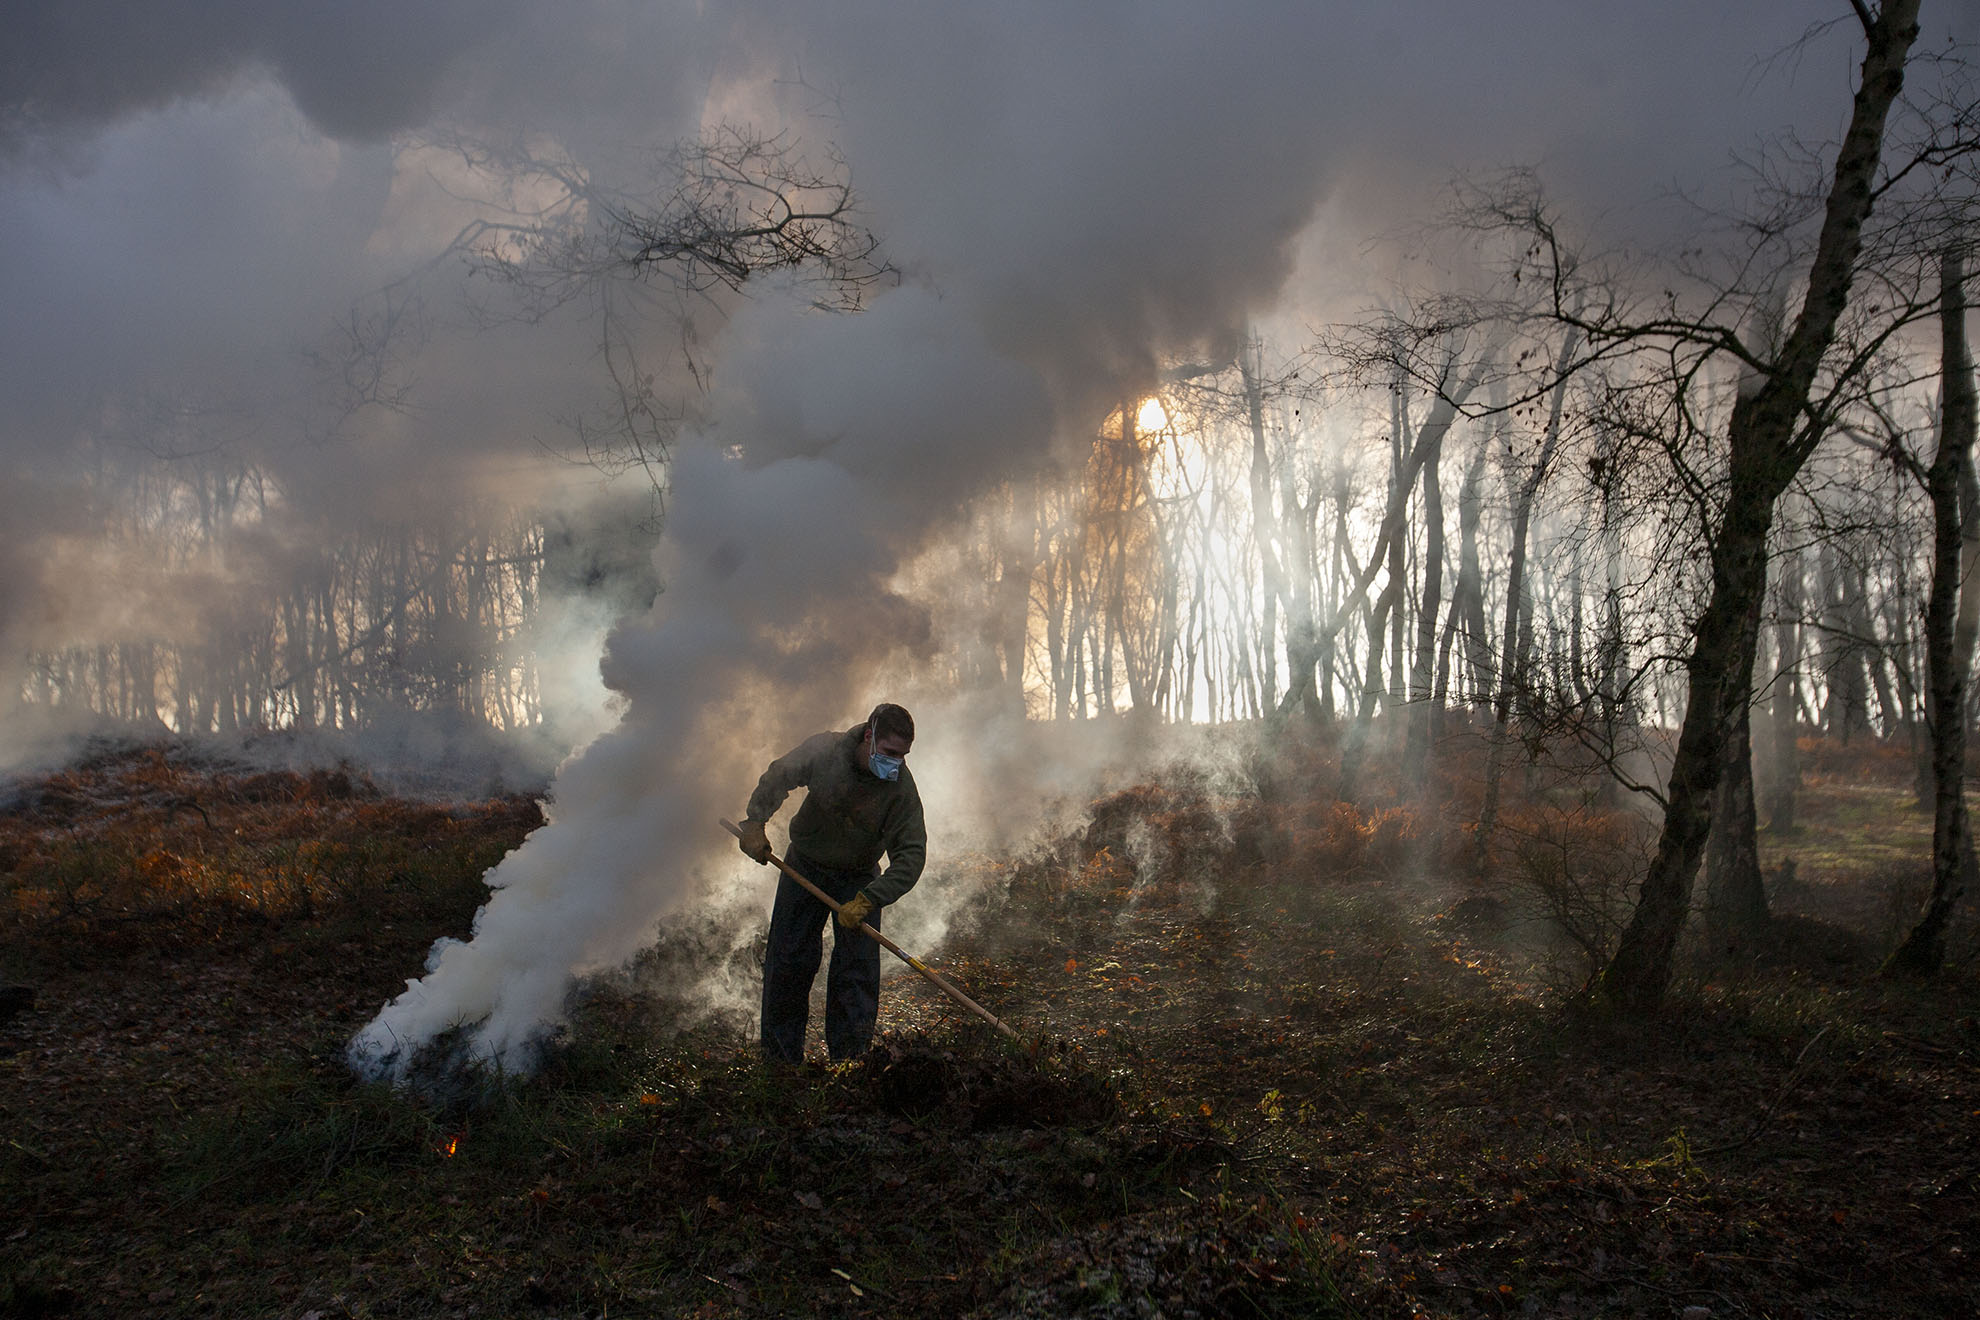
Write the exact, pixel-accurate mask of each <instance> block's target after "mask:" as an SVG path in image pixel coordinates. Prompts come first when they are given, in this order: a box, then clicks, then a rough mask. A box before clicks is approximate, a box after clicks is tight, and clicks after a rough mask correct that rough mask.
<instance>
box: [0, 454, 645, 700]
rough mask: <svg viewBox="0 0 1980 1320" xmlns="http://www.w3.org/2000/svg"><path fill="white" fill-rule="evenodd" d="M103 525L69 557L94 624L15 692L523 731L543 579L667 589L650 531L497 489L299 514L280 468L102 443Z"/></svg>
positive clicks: (623, 591)
mask: <svg viewBox="0 0 1980 1320" xmlns="http://www.w3.org/2000/svg"><path fill="white" fill-rule="evenodd" d="M86 485H87V488H88V493H89V504H90V507H91V508H92V509H93V510H95V511H96V512H97V514H98V517H99V519H100V521H99V522H98V523H97V524H96V535H95V538H94V541H93V544H91V545H90V546H89V547H88V548H87V550H86V551H82V552H79V559H80V560H81V561H82V562H77V561H72V560H68V559H66V557H65V559H64V562H63V563H61V564H60V565H59V566H58V567H59V569H60V571H63V572H68V573H74V574H76V575H77V577H78V578H79V579H81V580H80V581H78V582H77V583H76V584H75V586H76V588H77V590H78V594H80V593H81V592H82V591H86V590H89V589H90V588H89V586H88V584H89V583H90V582H91V581H92V580H94V581H102V580H106V579H107V580H110V581H114V582H116V583H117V584H118V585H119V587H120V588H121V589H122V591H123V592H124V593H125V595H124V598H122V599H120V600H118V601H115V602H111V603H108V604H106V603H103V602H97V601H88V600H81V601H79V602H78V603H77V605H76V609H77V611H78V613H80V614H81V615H82V616H83V617H82V618H81V619H79V620H77V621H76V622H75V623H74V624H73V625H71V626H72V627H74V628H75V630H76V631H83V632H90V631H94V632H97V634H98V635H97V636H95V637H92V638H90V639H89V640H86V641H79V642H76V643H73V644H69V645H57V646H43V647H38V648H35V649H33V650H32V651H31V652H30V653H29V655H28V657H27V662H26V665H25V669H24V673H23V677H22V678H21V681H20V684H19V688H18V691H17V692H16V693H15V694H14V696H15V698H16V699H17V700H19V701H21V702H25V703H28V704H31V705H36V706H42V707H48V708H55V709H64V708H66V709H72V710H75V709H79V710H85V711H88V712H91V713H93V714H95V715H99V716H102V717H105V718H107V719H109V720H113V721H117V722H121V723H125V724H129V725H131V726H133V727H135V728H138V729H144V728H158V729H170V730H172V731H174V732H178V733H222V734H226V733H235V732H246V731H253V730H266V729H296V730H302V731H312V730H317V729H336V730H355V729H364V728H369V727H373V726H376V725H380V724H388V723H391V722H393V721H396V720H402V719H404V718H405V717H407V716H408V715H412V714H425V715H438V716H442V717H447V718H452V719H458V720H462V721H467V722H470V723H472V724H476V725H479V726H481V727H484V728H487V729H492V730H495V731H499V732H505V733H510V732H516V731H518V730H522V729H527V728H530V727H532V726H535V725H537V724H539V723H541V722H542V721H543V719H544V718H545V711H544V708H543V690H542V689H543V685H542V683H541V681H540V675H539V673H538V649H537V648H538V647H539V646H540V645H541V644H542V643H543V642H544V641H545V640H546V639H544V638H542V637H540V636H539V635H538V634H537V632H536V628H537V627H538V625H539V623H540V622H542V619H541V611H540V606H541V604H542V601H543V595H544V593H545V592H550V593H552V594H553V595H557V596H561V597H563V598H565V599H578V598H584V597H586V596H593V597H597V598H599V599H602V600H606V601H610V602H611V603H613V604H615V605H618V606H620V607H622V608H623V607H627V606H629V605H633V604H638V603H639V602H640V599H641V598H642V597H643V598H644V599H646V600H650V599H651V595H652V576H651V570H650V568H649V567H647V565H646V564H645V563H644V562H643V560H642V559H641V558H640V557H639V555H638V553H637V550H638V548H639V547H641V546H643V545H646V544H650V541H651V535H652V531H651V528H649V527H644V526H642V525H641V523H640V522H639V521H638V513H637V508H644V507H646V502H644V501H641V502H639V504H638V505H637V506H636V507H634V508H633V509H632V510H631V511H628V509H627V508H626V507H625V506H622V507H621V508H620V509H619V510H617V511H616V512H617V513H618V515H619V517H620V519H621V521H620V524H619V525H618V526H616V527H610V528H602V529H601V527H599V526H598V525H596V524H594V523H590V522H586V523H582V524H581V523H579V522H577V521H574V520H573V518H571V517H570V516H567V515H556V514H552V515H544V514H541V513H534V512H531V511H527V510H523V509H519V508H513V507H499V506H492V505H491V506H485V507H481V508H471V509H451V510H445V511H441V512H439V513H437V514H436V516H435V517H433V518H431V519H429V520H426V521H423V522H421V523H419V524H410V523H385V522H378V523H372V524H369V525H360V526H357V527H350V526H334V525H331V524H329V523H328V522H327V521H325V520H315V521H314V522H313V523H312V525H309V526H297V525H296V518H297V516H298V515H297V512H296V507H295V502H294V501H292V500H291V499H290V498H288V496H287V495H286V493H285V492H284V490H283V488H282V484H281V478H280V477H279V476H277V475H275V474H274V473H273V472H271V471H270V470H269V469H268V468H266V467H264V466H261V465H258V464H256V463H253V462H249V461H245V460H242V459H239V458H235V457H222V456H216V455H202V456H199V457H175V458H161V457H159V456H158V455H157V454H156V453H154V452H152V451H151V450H149V449H144V448H137V449H133V448H130V447H128V446H124V445H121V444H106V445H104V446H102V454H101V456H100V461H99V462H97V463H96V464H95V466H94V470H93V471H92V473H91V474H90V476H89V478H88V480H87V483H86Z"/></svg>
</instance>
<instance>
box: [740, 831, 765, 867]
mask: <svg viewBox="0 0 1980 1320" xmlns="http://www.w3.org/2000/svg"><path fill="white" fill-rule="evenodd" d="M738 833H740V834H741V836H742V838H741V839H740V840H739V842H740V843H741V845H742V852H743V856H745V857H747V858H749V860H751V861H752V862H755V863H756V864H757V865H758V866H768V865H769V864H770V836H769V835H768V834H766V833H764V832H763V822H762V821H760V820H746V821H744V822H743V823H742V825H741V826H740V827H739V828H738Z"/></svg>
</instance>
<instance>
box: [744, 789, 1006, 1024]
mask: <svg viewBox="0 0 1980 1320" xmlns="http://www.w3.org/2000/svg"><path fill="white" fill-rule="evenodd" d="M722 828H723V829H725V830H727V831H728V832H729V833H731V834H733V835H735V836H736V837H737V838H738V839H740V838H742V830H741V829H740V828H738V827H737V826H736V824H735V823H734V822H733V821H726V820H725V821H723V822H722ZM770 860H771V861H773V862H775V863H776V864H777V869H778V870H780V871H782V872H783V873H784V874H785V875H787V876H789V877H790V878H791V879H793V880H795V881H797V882H798V883H799V884H801V885H803V886H804V887H805V888H806V889H808V890H810V891H811V893H812V895H813V896H814V897H815V898H817V899H818V901H819V902H821V903H823V904H824V905H825V906H826V907H828V908H831V909H832V911H833V912H834V913H837V912H838V910H839V906H840V905H839V904H837V903H835V902H833V901H832V896H831V895H830V894H827V893H826V892H825V891H824V890H822V889H820V888H819V887H818V886H817V885H814V884H812V883H811V881H809V880H807V879H805V878H804V877H803V876H801V875H799V874H798V873H797V872H796V871H794V870H792V869H791V868H790V867H789V866H788V865H786V864H785V862H784V859H783V858H781V857H779V856H777V854H776V853H771V854H770ZM859 928H860V929H861V930H863V931H865V932H866V933H867V934H868V935H871V936H872V937H873V938H874V939H876V940H878V941H879V942H880V947H881V948H883V949H886V950H888V951H889V952H891V953H892V954H893V955H894V956H895V957H896V958H899V959H900V960H901V961H902V962H904V963H906V964H907V965H908V966H910V967H912V968H914V970H915V971H917V972H920V973H921V974H922V975H923V976H925V977H927V978H928V979H929V981H931V982H932V983H933V984H934V986H935V988H936V989H937V990H940V991H941V992H942V993H943V994H945V995H947V996H948V997H949V998H951V999H953V1000H955V1001H956V1002H957V1003H958V1004H961V1005H962V1006H963V1007H964V1008H966V1009H968V1010H969V1011H970V1012H972V1013H974V1014H976V1016H978V1017H980V1018H982V1019H983V1020H984V1021H985V1022H988V1023H989V1024H990V1025H991V1026H993V1027H995V1028H996V1029H997V1030H999V1031H1001V1032H1003V1033H1004V1034H1005V1035H1006V1036H1009V1037H1010V1038H1011V1039H1012V1040H1016V1039H1017V1038H1018V1034H1017V1032H1015V1031H1012V1030H1011V1029H1010V1027H1009V1026H1008V1025H1006V1024H1005V1022H1004V1020H1003V1019H1002V1018H1000V1017H998V1016H997V1015H996V1014H995V1013H992V1012H991V1011H990V1010H989V1009H987V1008H985V1007H984V1006H983V1005H981V1004H979V1003H977V1002H976V1001H975V1000H974V999H971V998H970V997H969V996H968V995H966V994H964V993H963V992H962V991H960V990H958V989H956V988H955V987H954V986H953V985H950V984H949V983H948V981H947V980H945V979H944V978H943V977H942V975H941V973H939V972H937V971H936V970H935V969H934V968H933V967H930V966H929V965H928V964H927V963H925V962H923V961H921V959H919V958H917V957H915V956H914V955H913V954H911V953H909V952H908V951H907V950H905V949H903V948H902V947H901V946H900V945H898V944H896V943H894V942H893V941H892V940H890V939H888V938H887V937H886V936H885V935H882V934H881V933H880V932H879V931H877V930H875V929H873V927H871V926H869V925H867V924H866V923H865V922H863V921H862V922H860V923H859Z"/></svg>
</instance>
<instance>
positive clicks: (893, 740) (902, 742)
mask: <svg viewBox="0 0 1980 1320" xmlns="http://www.w3.org/2000/svg"><path fill="white" fill-rule="evenodd" d="M866 746H867V750H868V751H870V752H876V753H878V754H879V755H881V756H906V755H907V754H908V748H910V747H912V746H914V744H913V743H912V742H910V741H908V740H907V739H906V738H903V737H901V736H900V735H899V734H898V733H889V734H885V735H882V736H881V737H879V738H875V737H874V736H873V726H872V725H868V726H867V729H866Z"/></svg>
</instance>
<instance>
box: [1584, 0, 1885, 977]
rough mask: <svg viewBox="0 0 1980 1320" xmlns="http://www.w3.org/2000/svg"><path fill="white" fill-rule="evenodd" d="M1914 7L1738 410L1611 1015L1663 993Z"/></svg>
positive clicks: (1880, 19) (1859, 96)
mask: <svg viewBox="0 0 1980 1320" xmlns="http://www.w3.org/2000/svg"><path fill="white" fill-rule="evenodd" d="M1918 2H1919V0H1885V3H1884V6H1883V8H1882V10H1881V11H1880V12H1879V13H1878V14H1877V15H1876V16H1875V17H1874V18H1872V17H1869V16H1868V15H1867V12H1866V14H1865V17H1866V20H1867V21H1866V22H1865V24H1864V27H1865V32H1866V36H1867V38H1868V40H1867V47H1868V49H1867V50H1866V51H1865V53H1864V57H1863V70H1862V74H1861V78H1860V82H1859V83H1858V88H1857V93H1856V98H1855V104H1854V106H1853V108H1852V111H1851V114H1850V124H1849V128H1848V130H1847V131H1846V132H1845V134H1844V136H1843V142H1842V147H1841V150H1840V151H1839V152H1838V153H1837V156H1836V164H1835V177H1834V181H1833V184H1832V186H1831V187H1830V190H1829V195H1828V200H1827V204H1826V207H1825V213H1824V216H1823V223H1822V231H1821V235H1820V237H1819V238H1818V239H1817V241H1816V248H1815V257H1814V260H1813V262H1812V263H1811V265H1810V267H1809V272H1808V284H1807V289H1806V293H1805V294H1804V296H1803V301H1802V305H1801V310H1800V312H1799V313H1798V314H1797V316H1796V317H1795V324H1794V329H1793V332H1792V333H1791V334H1790V335H1789V336H1788V339H1787V342H1786V344H1785V345H1784V346H1783V348H1782V351H1781V352H1780V353H1779V354H1778V355H1777V356H1776V357H1775V359H1774V361H1773V363H1772V366H1773V370H1772V372H1771V373H1769V374H1768V375H1767V377H1766V379H1765V381H1764V382H1763V383H1761V384H1760V386H1759V388H1758V389H1757V390H1756V391H1754V392H1753V393H1751V394H1747V395H1743V396H1742V397H1741V398H1740V399H1739V400H1738V401H1737V402H1736V403H1735V404H1734V406H1733V413H1732V421H1731V424H1730V426H1729V428H1728V440H1729V442H1730V443H1729V449H1730V454H1729V465H1730V471H1729V478H1730V481H1729V487H1728V491H1727V498H1726V506H1725V510H1724V512H1723V514H1722V516H1721V519H1720V525H1719V536H1718V537H1717V539H1716V540H1715V542H1714V544H1713V546H1712V559H1711V562H1712V594H1711V597H1710V599H1709V600H1708V601H1707V603H1706V606H1705V611H1704V613H1703V614H1702V615H1700V616H1699V619H1698V623H1697V625H1696V626H1695V628H1694V630H1693V634H1692V636H1693V642H1692V651H1691V656H1690V659H1689V663H1688V666H1687V668H1688V673H1687V684H1686V705H1685V712H1684V723H1683V726H1682V728H1681V729H1680V731H1679V734H1678V746H1677V754H1676V757H1675V758H1674V759H1673V761H1672V763H1671V779H1670V787H1669V791H1668V793H1667V795H1666V805H1665V809H1664V824H1663V830H1662V832H1661V834H1660V835H1659V837H1658V840H1657V851H1656V855H1655V856H1654V857H1653V858H1652V859H1651V862H1650V868H1649V871H1648V872H1647V874H1646V875H1645V876H1644V880H1643V886H1642V888H1641V890H1640V891H1639V893H1638V896H1637V902H1636V910H1635V912H1634V914H1633V915H1632V916H1631V918H1630V922H1629V926H1628V927H1627V928H1626V929H1625V930H1624V932H1623V936H1622V940H1621V942H1620V943H1619V944H1618V946H1617V948H1616V953H1615V957H1614V958H1612V959H1611V960H1610V962H1609V965H1608V966H1607V967H1606V968H1604V969H1603V971H1602V974H1601V977H1600V980H1599V982H1598V987H1597V988H1598V991H1599V993H1600V994H1601V996H1602V997H1603V998H1604V999H1606V1000H1607V1001H1608V1002H1610V1003H1611V1004H1614V1005H1615V1006H1617V1007H1619V1008H1622V1009H1625V1010H1629V1011H1636V1012H1646V1011H1650V1010H1653V1009H1655V1008H1657V1007H1658V1006H1659V1005H1660V1004H1662V1002H1663V999H1664V993H1665V991H1666V989H1667V988H1668V987H1669V985H1670V980H1671V972H1672V968H1673V965H1674V960H1675V958H1676V953H1677V941H1678V935H1679V933H1680V932H1681V931H1682V930H1683V928H1684V920H1685V916H1686V913H1687V912H1688V910H1689V908H1690V905H1691V887H1692V883H1693V881H1694V880H1695V879H1696V877H1697V874H1698V863H1699V858H1700V854H1701V853H1702V851H1703V849H1704V845H1705V837H1706V835H1707V834H1708V833H1709V832H1710V830H1711V825H1712V806H1711V803H1712V790H1713V789H1714V788H1716V787H1717V786H1718V780H1719V774H1720V768H1721V766H1722V765H1723V763H1724V758H1725V743H1726V738H1727V736H1728V734H1729V732H1730V718H1729V717H1730V716H1731V714H1732V712H1733V708H1734V707H1733V703H1734V702H1736V701H1740V700H1743V699H1744V694H1745V693H1746V692H1747V690H1748V688H1749V687H1750V685H1751V681H1752V672H1753V647H1754V640H1755V634H1754V629H1753V628H1752V627H1751V626H1749V625H1750V620H1751V619H1752V618H1753V599H1754V597H1755V596H1757V595H1758V594H1760V593H1761V592H1763V591H1764V590H1765V589H1766V581H1767V574H1766V567H1767V531H1768V528H1769V526H1770V525H1771V523H1772V521H1773V516H1774V502H1775V501H1776V500H1778V499H1779V498H1780V496H1781V493H1782V492H1783V491H1785V490H1786V489H1787V487H1788V484H1789V483H1790V482H1792V481H1793V480H1794V477H1795V474H1796V473H1797V472H1799V471H1800V469H1801V466H1802V464H1803V463H1805V462H1806V461H1807V456H1808V451H1809V448H1810V447H1811V446H1810V444H1809V442H1808V441H1807V440H1806V439H1805V438H1803V437H1801V436H1800V435H1799V434H1798V430H1799V427H1800V424H1801V418H1802V415H1803V413H1804V412H1805V411H1806V409H1807V406H1808V400H1809V395H1810V392H1811V391H1812V389H1813V388H1814V382H1815V375H1816V372H1817V371H1818V370H1819V369H1820V367H1821V364H1822V359H1823V356H1824V355H1825V354H1826V353H1827V352H1828V349H1829V346H1830V344H1831V343H1833V342H1834V339H1835V331H1836V323H1837V321H1838V320H1840V319H1841V316H1842V313H1843V309H1844V308H1845V307H1846V306H1847V305H1848V302H1849V292H1850V285H1851V283H1852V282H1853V280H1854V278H1855V274H1856V261H1857V256H1858V254H1859V253H1860V252H1861V250H1862V245H1863V222H1864V221H1865V219H1867V218H1868V216H1869V214H1870V206H1871V201H1872V198H1873V196H1874V193H1873V191H1872V184H1873V182H1874V180H1875V179H1876V175H1877V163H1878V159H1879V157H1880V155H1881V154H1882V151H1883V141H1884V123H1885V120H1886V119H1887V117H1888V116H1889V113H1890V108H1891V104H1892V102H1894V101H1895V100H1896V99H1897V97H1898V94H1899V92H1901V91H1902V90H1903V88H1904V64H1905V57H1906V55H1907V53H1908V52H1909V51H1910V49H1911V44H1912V42H1914V41H1915V40H1917V37H1918Z"/></svg>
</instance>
